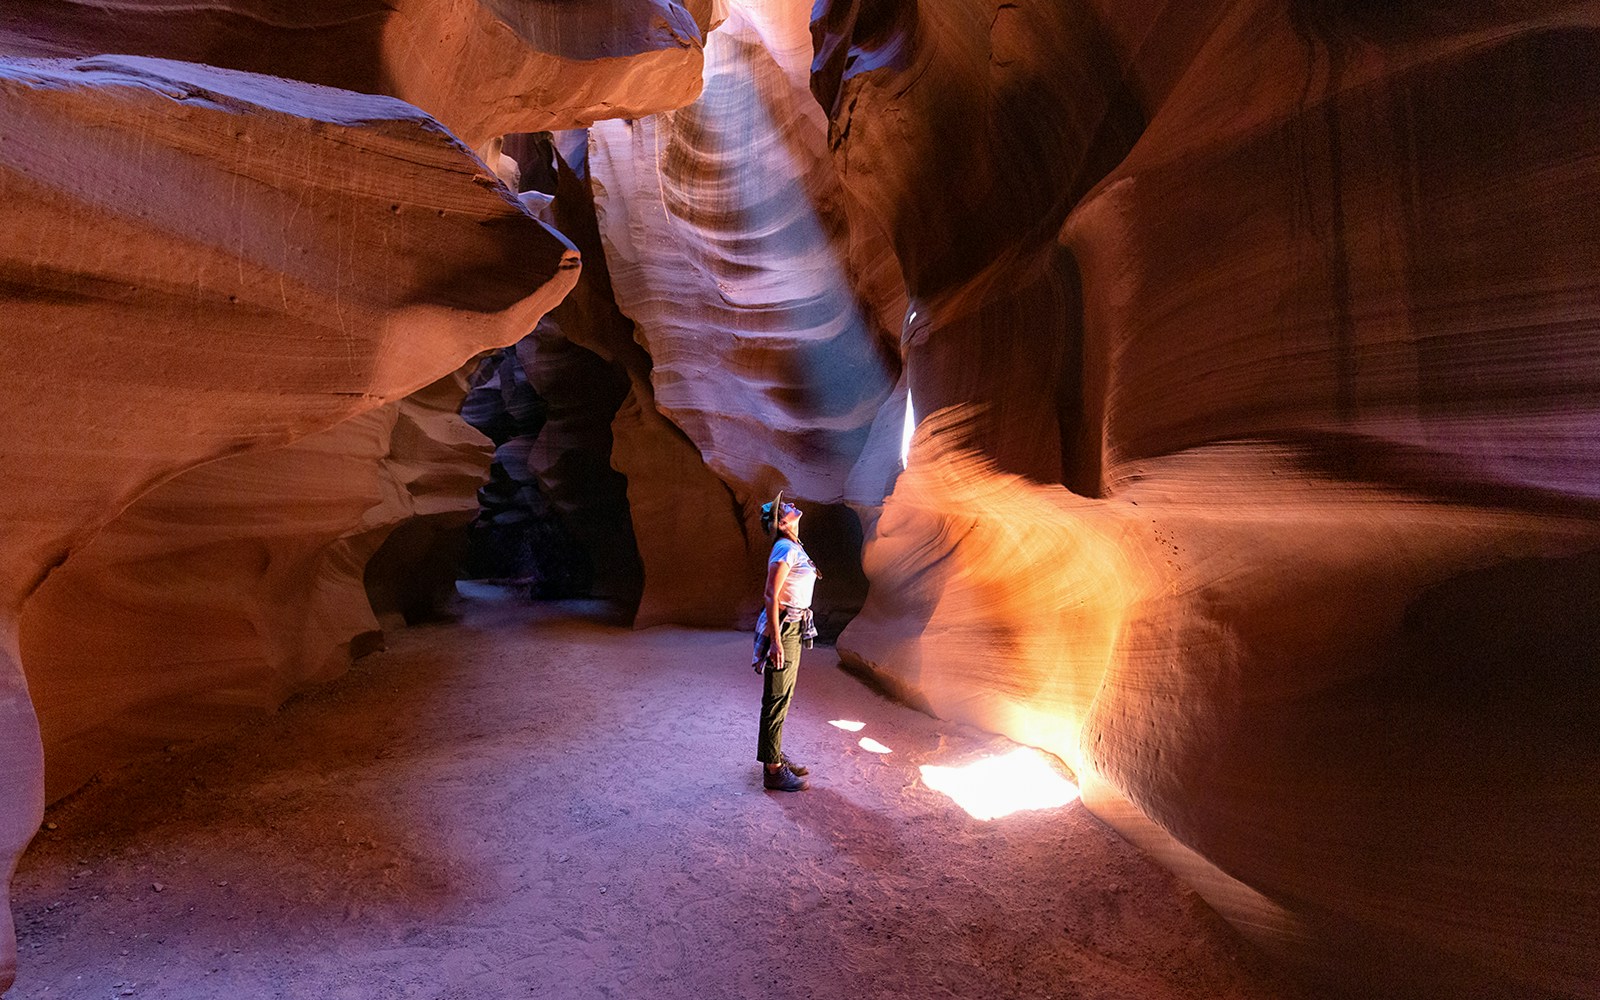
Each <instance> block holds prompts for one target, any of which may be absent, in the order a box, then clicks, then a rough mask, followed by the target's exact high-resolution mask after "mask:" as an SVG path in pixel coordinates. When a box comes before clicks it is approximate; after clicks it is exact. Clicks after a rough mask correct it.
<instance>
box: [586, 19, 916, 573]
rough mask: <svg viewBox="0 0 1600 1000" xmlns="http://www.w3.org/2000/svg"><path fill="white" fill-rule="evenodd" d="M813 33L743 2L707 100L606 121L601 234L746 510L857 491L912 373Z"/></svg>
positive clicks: (662, 363)
mask: <svg viewBox="0 0 1600 1000" xmlns="http://www.w3.org/2000/svg"><path fill="white" fill-rule="evenodd" d="M805 31H806V26H805V11H804V9H803V5H800V4H795V3H792V2H783V3H777V2H774V3H730V4H729V7H728V17H727V21H726V22H725V23H724V24H723V25H722V27H721V28H719V29H718V30H717V31H716V32H714V33H713V34H712V35H711V37H710V39H709V40H708V43H707V50H706V52H707V55H706V58H707V70H706V85H705V91H704V93H703V94H702V95H701V97H700V99H699V100H698V101H696V102H695V103H694V104H692V105H690V106H688V107H686V108H683V109H681V110H679V111H677V112H675V113H673V114H672V115H670V116H657V117H654V118H650V119H642V120H639V121H636V122H603V123H600V124H597V125H596V126H595V127H594V129H592V130H591V139H590V147H591V149H590V161H591V164H590V166H591V171H592V174H593V177H594V178H595V194H596V203H597V206H598V209H599V223H600V233H601V236H602V238H603V240H604V242H605V251H606V257H607V261H608V264H609V267H610V272H611V277H612V281H613V285H614V288H615V290H616V293H617V301H618V304H619V306H620V307H621V309H622V311H623V312H624V313H625V314H627V315H628V316H629V317H631V318H632V319H633V321H634V322H635V323H636V324H637V326H638V332H637V337H638V339H639V342H640V343H641V344H643V345H644V347H645V348H646V349H647V350H648V351H649V354H650V357H651V359H652V361H653V367H652V369H651V372H650V379H651V384H652V386H653V387H654V392H655V401H656V405H657V406H658V407H659V409H660V411H661V412H662V413H663V414H665V415H666V416H667V417H668V418H669V419H670V420H671V421H672V422H673V423H674V424H676V425H677V426H678V427H680V428H682V430H683V432H684V433H685V434H687V435H688V437H689V439H690V440H691V441H693V442H694V443H695V445H696V447H697V448H699V450H700V452H701V454H702V455H703V456H704V459H705V462H706V464H707V466H709V467H710V469H711V470H712V471H713V472H714V473H716V475H717V476H718V477H719V478H721V479H722V480H723V481H724V482H726V483H728V484H729V487H730V488H731V489H732V490H733V493H734V495H735V497H737V499H738V501H739V503H740V504H741V505H744V506H745V507H747V508H750V507H752V505H758V504H759V503H760V502H761V500H764V499H767V497H768V496H769V495H770V493H771V491H773V490H775V489H777V488H779V487H783V488H786V489H788V490H790V491H791V492H792V493H793V494H795V495H797V496H798V497H800V498H801V499H803V500H809V501H814V502H824V503H826V502H836V501H839V500H841V499H843V498H844V496H845V485H846V477H847V476H848V473H849V471H850V469H851V468H852V467H853V465H854V464H855V462H856V461H857V459H858V458H859V457H860V455H861V453H862V449H863V447H864V445H865V443H866V439H867V433H868V430H869V429H870V427H871V425H872V421H873V419H874V417H875V416H876V414H877V411H878V408H879V406H880V405H881V404H882V403H883V401H884V400H885V398H886V397H887V396H888V395H889V393H890V391H891V389H892V387H893V385H894V381H895V378H896V374H897V373H896V367H897V366H896V363H895V358H894V354H893V348H892V344H893V339H892V338H893V333H892V332H891V333H885V330H886V329H887V330H889V331H893V330H894V329H895V326H894V325H890V324H895V325H897V324H898V322H899V319H900V308H901V306H900V301H901V300H900V299H899V282H898V275H896V274H895V273H894V271H893V267H892V259H891V258H889V257H888V256H887V254H885V253H884V252H883V251H882V249H881V248H880V249H879V251H878V252H877V254H876V256H875V257H874V256H872V255H871V254H870V248H869V247H868V246H866V245H865V243H864V242H863V241H861V240H859V239H858V240H857V241H856V242H855V243H854V244H853V243H852V240H851V237H850V233H849V230H848V229H847V219H848V206H847V205H846V202H845V198H844V196H843V194H842V192H841V191H840V190H839V188H838V184H837V181H836V180H835V179H834V176H833V173H832V170H831V167H830V165H829V161H828V154H827V147H826V141H825V136H826V123H825V121H824V119H823V116H822V115H821V114H820V113H819V111H818V110H817V108H816V106H815V104H814V102H812V101H811V100H810V97H809V95H808V94H807V93H806V90H805V87H806V77H805V72H806V66H807V65H808V63H809V60H810V48H809V45H808V44H807V41H808V40H807V37H806V33H805ZM758 497H759V498H760V499H757V498H758ZM871 499H872V500H874V501H875V500H876V499H878V498H877V497H873V498H871ZM757 544H758V547H762V545H761V543H759V541H758V543H757ZM647 572H648V564H647Z"/></svg>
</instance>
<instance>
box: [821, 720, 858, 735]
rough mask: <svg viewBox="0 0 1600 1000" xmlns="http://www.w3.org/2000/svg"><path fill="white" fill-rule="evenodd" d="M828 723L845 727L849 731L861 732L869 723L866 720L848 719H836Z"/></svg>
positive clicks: (840, 727) (841, 727)
mask: <svg viewBox="0 0 1600 1000" xmlns="http://www.w3.org/2000/svg"><path fill="white" fill-rule="evenodd" d="M828 725H830V726H835V727H837V728H839V729H843V730H844V731H845V732H847V733H859V732H861V730H863V729H865V728H867V724H866V723H865V722H851V721H850V720H848V719H834V720H833V721H832V722H830V723H828Z"/></svg>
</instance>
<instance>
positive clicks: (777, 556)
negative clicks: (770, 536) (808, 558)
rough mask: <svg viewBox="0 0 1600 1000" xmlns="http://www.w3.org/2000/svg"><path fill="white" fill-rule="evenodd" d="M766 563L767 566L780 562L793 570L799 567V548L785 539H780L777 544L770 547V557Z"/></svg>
mask: <svg viewBox="0 0 1600 1000" xmlns="http://www.w3.org/2000/svg"><path fill="white" fill-rule="evenodd" d="M767 562H768V563H769V564H770V563H780V562H782V563H788V564H789V568H790V569H793V568H794V567H796V566H798V565H800V546H798V545H796V544H795V543H793V542H791V541H789V539H787V538H783V539H780V540H779V541H778V544H777V545H774V546H773V547H772V557H771V558H770V559H768V560H767Z"/></svg>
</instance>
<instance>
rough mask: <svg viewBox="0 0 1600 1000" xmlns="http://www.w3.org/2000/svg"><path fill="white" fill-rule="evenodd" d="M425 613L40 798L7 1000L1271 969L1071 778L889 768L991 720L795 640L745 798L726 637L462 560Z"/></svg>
mask: <svg viewBox="0 0 1600 1000" xmlns="http://www.w3.org/2000/svg"><path fill="white" fill-rule="evenodd" d="M454 612H455V613H454V620H453V621H450V622H448V623H441V624H435V625H428V626H423V627H419V628H414V629H408V630H405V631H402V632H399V633H396V634H392V635H391V636H390V641H389V649H388V650H387V651H386V652H383V653H381V654H377V655H375V656H371V657H368V658H366V659H365V660H363V661H362V662H360V663H359V664H358V665H357V666H356V668H355V669H354V670H353V671H352V672H351V673H350V674H349V675H348V676H346V677H345V678H343V679H341V680H340V681H338V682H336V683H334V684H332V685H330V686H328V687H327V688H324V689H322V690H320V691H319V692H317V693H315V694H313V695H311V696H308V697H304V698H300V699H297V700H295V701H294V702H291V703H290V704H289V705H288V706H287V707H285V708H284V709H283V710H282V711H281V712H279V713H277V714H276V715H274V716H272V717H270V718H267V719H263V720H262V721H261V722H259V723H258V724H255V725H253V726H251V727H249V728H247V729H246V730H244V731H241V732H236V733H234V734H232V735H230V736H229V737H227V738H225V739H219V740H215V741H208V742H204V743H200V744H191V745H187V746H182V747H174V748H171V749H170V750H169V752H167V753H166V754H164V755H163V756H161V757H160V758H158V759H153V760H146V761H141V762H138V763H135V764H133V765H130V766H127V767H124V768H120V769H118V770H116V771H115V772H111V773H108V774H105V775H103V776H102V777H101V778H99V779H98V780H97V781H95V782H94V783H92V784H91V785H90V786H88V787H87V788H85V789H83V790H81V791H79V792H78V793H76V794H75V795H73V796H72V797H70V798H68V799H67V800H65V801H64V802H62V803H59V804H57V805H56V806H54V807H52V808H51V809H50V810H49V812H48V814H47V816H46V821H47V824H48V825H47V828H46V830H44V831H43V832H42V833H41V834H40V836H39V837H38V838H37V839H36V840H35V842H34V844H33V846H32V848H31V849H30V851H29V852H28V854H27V855H26V856H25V857H24V858H23V861H22V865H21V868H20V870H19V872H18V876H17V879H16V883H15V909H16V915H17V918H18V933H19V945H20V949H21V973H20V977H19V979H18V982H17V984H16V986H15V987H14V988H13V989H12V990H11V991H10V992H8V993H7V994H6V998H7V1000H22V998H29V1000H32V998H42V997H49V998H55V997H84V998H88V997H94V998H101V997H147V998H151V997H159V998H173V1000H189V998H212V997H217V998H222V997H227V998H234V997H238V998H256V997H262V998H267V997H285V998H301V997H304V998H316V1000H324V998H329V1000H333V998H363V1000H367V998H413V997H415V998H460V1000H468V998H471V1000H478V998H489V1000H496V998H522V997H535V998H561V1000H567V998H573V1000H581V998H590V997H628V998H641V1000H677V998H696V1000H716V998H785V1000H788V998H794V1000H799V998H813V997H814V998H830V1000H832V998H849V1000H867V998H879V997H896V998H899V997H906V998H919V1000H921V998H946V997H949V998H985V997H1007V998H1011V997H1016V998H1023V997H1027V998H1035V997H1037V998H1044V997H1055V998H1064V1000H1065V998H1095V1000H1099V998H1108V1000H1109V998H1118V1000H1122V998H1128V1000H1135V998H1137V1000H1162V998H1207V1000H1213V998H1269V997H1270V998H1283V997H1300V996H1301V995H1302V994H1301V993H1300V991H1298V990H1295V989H1293V988H1291V987H1289V986H1288V985H1286V984H1285V983H1284V982H1283V981H1281V980H1280V979H1279V978H1278V977H1277V976H1276V975H1275V974H1274V973H1273V972H1272V971H1271V970H1270V969H1269V968H1268V967H1267V966H1265V965H1264V964H1263V963H1262V962H1261V961H1260V960H1259V959H1258V958H1256V957H1255V955H1254V954H1253V953H1252V952H1250V951H1249V950H1248V948H1247V947H1246V946H1245V945H1244V944H1243V943H1241V942H1240V941H1239V939H1238V938H1237V937H1236V936H1235V935H1234V934H1233V932H1232V931H1231V930H1230V929H1229V928H1228V927H1227V925H1225V924H1224V923H1223V922H1222V921H1221V920H1220V919H1219V918H1218V917H1216V916H1215V915H1214V914H1213V913H1212V912H1211V911H1210V910H1209V909H1207V908H1206V907H1205V906H1204V905H1203V904H1202V903H1201V902H1200V901H1199V899H1198V897H1196V896H1195V895H1194V894H1193V893H1191V892H1190V891H1188V890H1186V889H1185V888H1183V887H1182V886H1181V885H1179V884H1178V883H1176V882H1175V881H1173V880H1172V879H1171V878H1169V877H1168V876H1167V875H1166V874H1165V873H1164V872H1163V871H1162V870H1161V869H1159V868H1157V867H1155V866H1154V865H1153V864H1152V863H1151V862H1149V861H1147V860H1145V859H1144V858H1143V857H1142V856H1141V855H1139V854H1138V853H1137V852H1135V851H1134V850H1133V849H1132V848H1131V847H1129V846H1128V845H1126V844H1125V843H1124V842H1123V841H1121V840H1120V839H1118V838H1117V836H1116V835H1115V834H1113V833H1111V832H1110V831H1109V830H1108V829H1107V828H1106V827H1104V826H1103V825H1101V824H1100V823H1099V822H1098V821H1097V820H1096V819H1095V818H1094V817H1093V816H1091V815H1090V814H1089V813H1088V812H1087V811H1086V810H1085V809H1084V808H1083V806H1082V805H1081V803H1078V802H1076V801H1072V802H1070V803H1069V804H1067V805H1065V806H1058V807H1055V808H1052V809H1044V810H1035V811H1024V812H1017V813H1013V814H1011V815H1009V816H1005V817H1003V818H999V819H994V820H992V821H982V820H979V819H975V818H973V817H972V816H970V815H969V814H968V813H967V812H966V811H964V810H963V809H962V808H961V807H960V806H958V805H957V804H956V803H955V801H953V800H952V799H951V798H949V797H947V796H946V795H945V794H943V793H941V792H938V791H934V790H932V789H931V788H930V787H929V786H928V783H927V782H926V781H925V780H924V779H923V776H922V772H921V771H920V767H921V766H922V765H934V766H948V767H956V766H961V765H964V764H967V763H968V762H971V761H975V760H979V759H982V758H985V757H994V756H1000V755H1004V754H1006V753H1007V752H1009V751H1011V750H1013V749H1014V748H1013V745H1012V744H1010V743H1009V742H1007V741H1005V740H1003V739H1000V738H998V737H995V736H991V735H989V734H986V733H983V732H980V731H977V730H974V729H970V728H967V727H963V726H959V725H954V724H951V723H947V722H942V721H939V720H935V719H931V718H929V717H927V716H924V715H922V714H919V713H917V712H915V711H912V710H910V709H907V708H904V707H902V706H900V705H897V704H894V703H892V702H889V701H886V700H884V699H883V698H881V697H879V696H877V695H876V694H873V693H872V692H871V691H869V690H868V689H867V688H865V687H863V686H862V685H861V684H860V683H859V682H857V681H856V680H855V679H853V678H852V677H850V676H848V675H846V674H845V673H843V672H842V671H841V670H840V669H839V667H838V659H837V657H836V656H835V655H834V653H833V651H832V650H831V649H829V648H825V647H818V648H817V649H815V650H812V651H810V652H809V653H807V654H806V657H805V660H804V663H803V665H802V667H801V670H802V675H801V678H800V682H799V687H798V691H797V695H796V704H795V708H794V710H793V712H792V713H791V716H790V723H789V726H788V729H787V733H786V746H787V748H788V749H789V751H790V753H791V755H792V756H794V757H795V758H796V759H799V760H803V761H804V762H806V763H808V764H810V765H811V767H812V772H813V773H812V785H813V787H812V788H811V789H810V790H809V791H806V792H801V793H797V794H783V793H776V792H772V793H769V792H764V791H763V790H762V789H761V783H760V778H759V776H758V770H757V765H756V764H755V763H754V760H753V757H754V743H755V718H756V710H757V706H758V703H759V701H760V691H761V683H760V680H759V678H758V677H757V676H756V675H755V674H753V673H752V672H751V671H750V670H749V667H748V662H749V649H750V646H749V641H748V638H747V637H746V636H745V635H743V634H740V633H733V632H712V631H693V630H685V629H668V628H658V629H651V630H646V631H642V632H634V631H631V630H629V629H626V628H622V627H617V626H616V625H614V624H607V623H606V620H605V613H604V609H603V608H599V607H596V606H593V605H584V604H546V605H536V604H530V603H528V602H525V601H523V600H520V599H518V598H516V597H514V596H513V595H512V594H511V592H509V591H496V590H493V589H490V588H471V589H470V591H469V593H468V596H466V597H464V598H463V599H462V601H461V602H460V604H459V606H458V607H457V608H455V609H454ZM833 721H850V722H860V723H864V725H863V726H862V728H860V729H859V731H856V732H850V731H847V730H845V729H843V728H839V727H836V726H833V725H830V723H831V722H833ZM863 739H866V740H872V741H876V744H877V745H878V748H879V749H864V748H863V746H862V745H861V741H862V740H863ZM882 748H886V749H887V750H888V751H889V752H887V753H884V752H881V749H882Z"/></svg>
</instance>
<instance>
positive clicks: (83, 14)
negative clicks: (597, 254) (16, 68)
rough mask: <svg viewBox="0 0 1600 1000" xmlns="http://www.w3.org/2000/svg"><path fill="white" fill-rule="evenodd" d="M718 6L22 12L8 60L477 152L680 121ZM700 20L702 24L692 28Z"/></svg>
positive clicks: (371, 5)
mask: <svg viewBox="0 0 1600 1000" xmlns="http://www.w3.org/2000/svg"><path fill="white" fill-rule="evenodd" d="M709 7H710V5H709V4H707V3H704V2H702V3H697V4H691V5H689V8H690V9H686V8H685V7H684V6H683V5H680V4H678V3H675V2H672V0H576V2H574V0H563V2H561V3H550V2H548V0H445V2H442V3H441V2H437V0H403V2H401V3H385V2H381V0H337V2H333V3H319V4H284V3H280V2H274V0H228V2H223V3H216V4H209V5H206V6H205V7H203V8H198V9H197V8H196V6H195V5H194V4H191V3H184V2H180V0H156V2H149V0H137V2H124V0H114V2H111V3H93V4H88V3H76V2H61V0H14V2H11V3H8V4H7V5H6V10H5V11H4V12H3V13H0V53H5V54H10V55H21V56H49V57H61V56H74V57H75V56H85V55H98V54H100V53H103V52H117V53H128V54H131V55H141V56H157V57H160V58H165V59H177V60H183V61H185V62H194V63H204V64H207V65H211V66H221V67H225V68H228V69H239V70H247V71H250V72H254V73H261V74H263V75H268V76H276V77H283V78H287V79H291V80H302V81H305V82H307V83H317V84H323V85H325V86H329V87H338V88H341V89H344V90H353V91H360V92H362V93H372V94H387V95H389V96H391V97H398V98H400V99H401V100H404V101H407V102H409V103H411V104H415V105H416V106H417V107H419V108H421V109H422V110H424V111H426V112H427V113H428V114H430V115H432V116H433V117H434V118H437V119H438V120H439V121H441V122H443V123H444V124H445V125H446V126H447V127H449V128H450V129H451V130H452V131H453V132H455V133H456V134H457V135H458V136H461V137H462V138H463V139H465V140H466V141H467V142H468V143H469V144H470V145H472V146H473V147H475V148H476V147H478V146H480V145H481V144H483V143H485V142H487V141H489V140H491V139H493V138H495V137H497V136H500V135H503V134H505V133H507V132H530V131H536V130H540V129H553V128H576V127H579V126H582V125H587V124H589V123H590V122H592V121H595V120H597V119H600V118H607V117H611V116H614V115H626V116H638V115H642V114H650V113H652V112H656V111H660V110H662V109H665V108H673V107H679V106H681V105H683V104H686V103H688V102H689V101H691V100H693V99H694V96H695V94H697V93H698V92H699V89H700V67H701V47H702V44H703V37H704V36H703V30H704V28H706V27H708V26H709V23H710V16H711V11H710V10H709ZM697 17H698V18H699V22H698V23H697V20H696V18H697Z"/></svg>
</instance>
